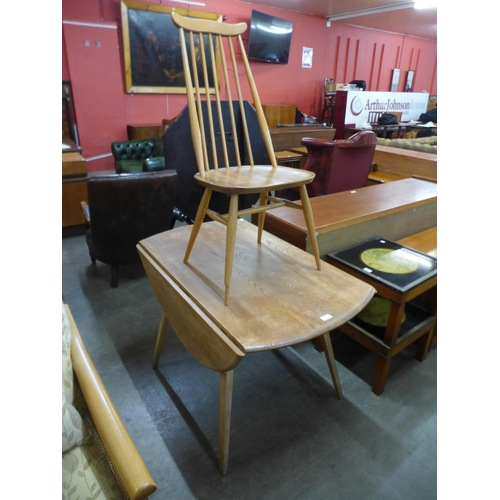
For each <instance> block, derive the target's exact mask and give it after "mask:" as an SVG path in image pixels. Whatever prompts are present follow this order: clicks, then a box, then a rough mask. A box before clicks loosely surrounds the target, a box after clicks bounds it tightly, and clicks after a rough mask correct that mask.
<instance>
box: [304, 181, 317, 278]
mask: <svg viewBox="0 0 500 500" xmlns="http://www.w3.org/2000/svg"><path fill="white" fill-rule="evenodd" d="M299 191H300V199H301V201H302V210H303V211H304V218H305V220H306V226H307V232H308V233H309V239H310V240H311V246H312V249H313V254H314V258H315V259H316V267H317V268H318V271H319V270H321V259H320V256H319V246H318V240H317V239H316V228H315V227H314V219H313V213H312V208H311V202H310V200H309V195H308V194H307V189H306V186H305V185H302V186H300V187H299Z"/></svg>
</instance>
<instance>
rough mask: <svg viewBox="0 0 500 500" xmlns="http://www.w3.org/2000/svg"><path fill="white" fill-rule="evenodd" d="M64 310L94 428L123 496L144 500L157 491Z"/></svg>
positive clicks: (81, 384) (77, 369)
mask: <svg viewBox="0 0 500 500" xmlns="http://www.w3.org/2000/svg"><path fill="white" fill-rule="evenodd" d="M65 307H66V309H67V312H68V319H69V324H70V327H71V359H72V362H73V369H74V371H75V374H76V376H77V378H78V383H79V385H80V388H81V390H82V394H83V397H84V399H85V402H86V404H87V407H88V410H89V413H90V416H91V417H92V420H93V422H94V425H95V428H96V429H97V432H98V433H99V437H100V438H101V441H102V444H103V445H104V448H105V449H106V453H107V454H108V458H109V460H110V461H111V463H112V465H113V468H114V470H115V473H116V475H117V477H118V480H119V481H120V484H121V486H122V488H123V491H124V493H125V494H126V495H127V497H128V498H130V499H133V500H141V499H146V498H148V496H149V495H151V494H152V493H154V492H155V491H156V484H155V482H154V480H153V478H152V477H151V474H150V473H149V470H148V469H147V467H146V464H145V463H144V461H143V460H142V457H141V455H140V454H139V451H138V450H137V448H136V447H135V445H134V442H133V441H132V438H131V437H130V434H129V433H128V431H127V429H126V427H125V425H124V423H123V421H122V419H121V417H120V415H119V414H118V411H117V410H116V408H115V406H114V404H113V401H112V400H111V398H110V396H109V394H108V391H107V390H106V388H105V386H104V384H103V382H102V380H101V377H100V376H99V374H98V373H97V370H96V368H95V366H94V363H93V362H92V360H91V358H90V356H89V354H88V352H87V349H86V347H85V344H84V343H83V340H82V338H81V336H80V332H79V331H78V327H77V326H76V323H75V320H74V318H73V316H72V314H71V311H70V309H69V307H68V306H67V305H66V306H65Z"/></svg>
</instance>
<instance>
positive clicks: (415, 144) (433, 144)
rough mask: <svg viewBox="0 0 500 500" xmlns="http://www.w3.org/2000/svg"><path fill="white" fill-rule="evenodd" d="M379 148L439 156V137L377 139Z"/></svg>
mask: <svg viewBox="0 0 500 500" xmlns="http://www.w3.org/2000/svg"><path fill="white" fill-rule="evenodd" d="M377 144H378V145H379V146H389V147H391V148H403V149H410V150H411V151H420V152H422V153H431V154H437V136H435V137H419V138H414V139H383V138H381V137H378V138H377Z"/></svg>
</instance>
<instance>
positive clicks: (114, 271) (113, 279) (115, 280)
mask: <svg viewBox="0 0 500 500" xmlns="http://www.w3.org/2000/svg"><path fill="white" fill-rule="evenodd" d="M118 275H119V272H118V266H111V288H117V287H118Z"/></svg>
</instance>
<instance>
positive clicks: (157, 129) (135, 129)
mask: <svg viewBox="0 0 500 500" xmlns="http://www.w3.org/2000/svg"><path fill="white" fill-rule="evenodd" d="M162 135H163V126H162V125H156V124H149V125H127V136H128V140H129V141H135V140H140V139H161V137H162Z"/></svg>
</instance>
